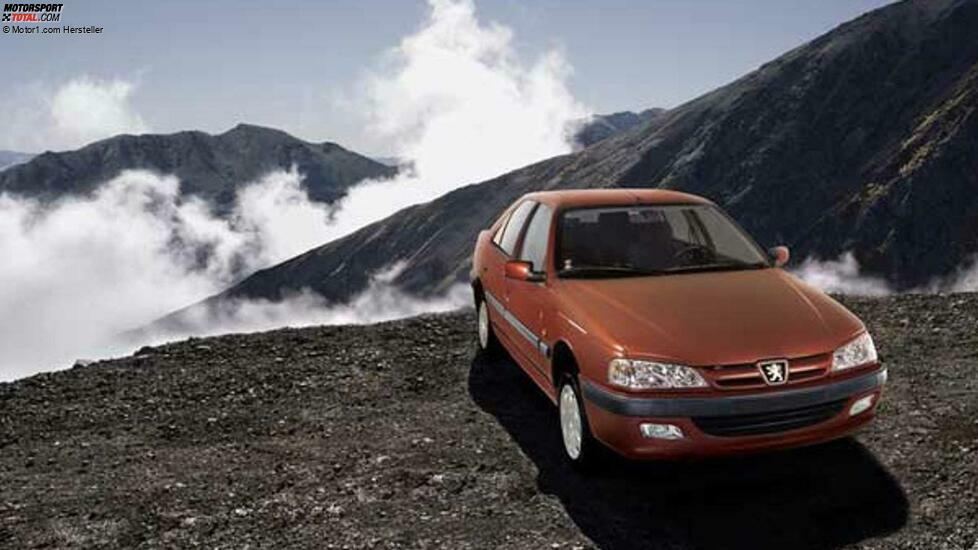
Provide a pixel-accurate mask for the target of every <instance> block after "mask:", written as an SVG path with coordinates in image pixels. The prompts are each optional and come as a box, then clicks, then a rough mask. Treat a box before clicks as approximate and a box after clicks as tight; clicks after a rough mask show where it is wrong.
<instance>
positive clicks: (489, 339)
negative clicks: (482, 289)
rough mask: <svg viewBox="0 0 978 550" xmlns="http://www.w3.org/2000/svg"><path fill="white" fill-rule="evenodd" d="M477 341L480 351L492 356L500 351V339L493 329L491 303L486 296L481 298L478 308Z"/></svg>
mask: <svg viewBox="0 0 978 550" xmlns="http://www.w3.org/2000/svg"><path fill="white" fill-rule="evenodd" d="M475 322H476V326H475V330H476V343H477V344H478V346H479V353H481V354H483V355H485V356H488V357H492V356H495V355H497V354H498V353H499V340H497V339H496V333H495V332H493V330H492V322H491V320H490V319H489V304H488V303H487V302H486V300H485V298H479V301H478V306H477V308H476V321H475Z"/></svg>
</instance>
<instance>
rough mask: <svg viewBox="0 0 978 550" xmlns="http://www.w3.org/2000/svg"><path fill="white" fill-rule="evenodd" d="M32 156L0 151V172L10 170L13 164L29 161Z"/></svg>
mask: <svg viewBox="0 0 978 550" xmlns="http://www.w3.org/2000/svg"><path fill="white" fill-rule="evenodd" d="M33 157H34V155H32V154H30V153H18V152H17V151H0V171H2V170H5V169H7V168H10V167H11V166H13V165H15V164H21V163H24V162H27V161H29V160H30V159H31V158H33Z"/></svg>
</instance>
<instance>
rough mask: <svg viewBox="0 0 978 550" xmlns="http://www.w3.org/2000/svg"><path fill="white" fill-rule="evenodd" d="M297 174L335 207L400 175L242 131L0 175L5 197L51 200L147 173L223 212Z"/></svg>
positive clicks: (333, 149)
mask: <svg viewBox="0 0 978 550" xmlns="http://www.w3.org/2000/svg"><path fill="white" fill-rule="evenodd" d="M292 166H296V167H297V168H298V170H299V172H300V173H301V174H303V175H304V176H305V187H306V189H307V190H308V192H309V196H310V198H311V199H312V200H315V201H321V202H333V201H335V200H336V199H338V198H340V197H342V196H343V195H344V194H345V193H346V189H347V188H348V187H350V186H351V185H354V184H356V183H357V182H359V181H361V180H363V179H365V178H380V177H387V176H391V175H393V174H394V173H395V172H396V169H395V168H392V167H390V166H386V165H383V164H381V163H379V162H376V161H374V160H371V159H369V158H367V157H364V156H362V155H359V154H357V153H354V152H352V151H348V150H346V149H344V148H343V147H340V146H339V145H337V144H335V143H329V142H325V143H309V142H306V141H302V140H300V139H297V138H295V137H293V136H291V135H289V134H287V133H285V132H282V131H280V130H273V129H271V128H263V127H260V126H252V125H247V124H239V125H238V126H235V127H234V128H233V129H231V130H229V131H227V132H225V133H223V134H219V135H210V134H206V133H204V132H197V131H192V132H179V133H176V134H167V135H161V134H146V135H139V136H131V135H121V136H116V137H113V138H109V139H106V140H102V141H98V142H95V143H92V144H90V145H87V146H85V147H82V148H81V149H78V150H75V151H65V152H60V153H54V152H50V151H48V152H46V153H43V154H41V155H37V156H36V157H34V158H33V159H32V160H30V161H29V162H26V163H24V164H20V165H17V166H12V167H10V168H8V169H6V170H4V171H3V172H0V193H2V192H9V193H13V194H16V195H21V196H28V197H36V198H40V199H42V200H51V199H56V198H59V197H62V196H65V195H73V194H84V193H87V192H90V191H92V190H93V189H94V188H95V187H96V186H98V185H99V184H101V183H103V182H105V181H106V180H108V179H110V178H113V177H115V176H117V175H118V174H119V172H120V171H122V170H128V169H146V170H152V171H154V172H158V173H161V174H167V175H175V176H177V177H178V178H179V179H180V185H181V192H182V193H183V194H189V195H195V196H198V197H201V198H203V199H205V200H207V201H208V202H209V203H210V204H211V205H212V206H214V207H215V209H216V210H217V211H218V212H222V211H226V210H227V209H228V208H230V206H231V205H232V204H233V201H234V198H235V191H236V190H237V188H238V187H240V186H242V185H244V184H247V183H250V182H253V181H255V180H256V179H257V178H260V177H262V176H264V175H265V174H267V173H268V172H270V171H272V170H288V169H290V168H291V167H292Z"/></svg>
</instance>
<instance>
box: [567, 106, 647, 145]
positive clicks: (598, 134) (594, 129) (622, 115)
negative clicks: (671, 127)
mask: <svg viewBox="0 0 978 550" xmlns="http://www.w3.org/2000/svg"><path fill="white" fill-rule="evenodd" d="M665 113H666V110H665V109H658V108H653V109H646V110H644V111H642V112H639V113H635V112H632V111H621V112H618V113H612V114H610V115H595V116H593V117H591V118H590V119H588V120H587V121H584V122H583V125H582V126H581V127H580V128H578V129H577V131H576V132H575V134H574V141H575V143H577V144H578V145H580V146H582V147H587V146H589V145H594V144H595V143H597V142H599V141H601V140H603V139H606V138H609V137H611V136H613V135H615V134H620V133H622V132H624V131H625V130H630V129H632V128H634V127H636V126H638V125H639V124H643V123H651V124H654V123H655V122H654V121H656V120H659V119H660V118H661V117H662V115H663V114H665Z"/></svg>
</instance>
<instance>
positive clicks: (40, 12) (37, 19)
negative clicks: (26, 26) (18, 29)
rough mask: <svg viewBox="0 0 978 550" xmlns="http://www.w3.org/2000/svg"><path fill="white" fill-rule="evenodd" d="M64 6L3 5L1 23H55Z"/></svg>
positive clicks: (58, 19)
mask: <svg viewBox="0 0 978 550" xmlns="http://www.w3.org/2000/svg"><path fill="white" fill-rule="evenodd" d="M63 7H64V4H4V5H3V22H4V23H6V22H7V21H11V22H14V23H57V22H59V21H61V8H63Z"/></svg>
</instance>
